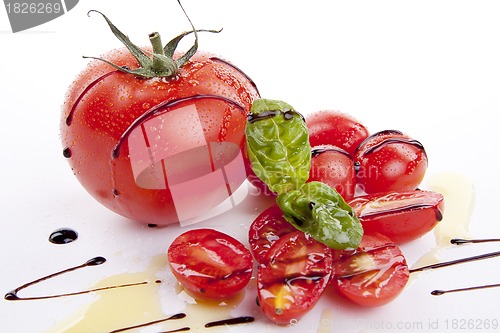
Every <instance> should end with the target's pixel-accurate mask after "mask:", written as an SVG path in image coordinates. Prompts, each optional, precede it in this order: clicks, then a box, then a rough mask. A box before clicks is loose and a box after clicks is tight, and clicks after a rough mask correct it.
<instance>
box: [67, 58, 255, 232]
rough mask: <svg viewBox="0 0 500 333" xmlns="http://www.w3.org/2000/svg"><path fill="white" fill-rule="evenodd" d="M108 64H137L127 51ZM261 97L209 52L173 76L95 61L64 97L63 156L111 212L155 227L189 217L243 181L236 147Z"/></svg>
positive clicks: (187, 64) (241, 159)
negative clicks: (140, 74) (143, 74)
mask: <svg viewBox="0 0 500 333" xmlns="http://www.w3.org/2000/svg"><path fill="white" fill-rule="evenodd" d="M104 58H105V59H107V60H108V61H110V62H112V63H115V64H117V65H119V66H128V67H130V68H136V67H137V62H136V60H135V59H134V58H133V57H132V56H131V55H130V54H129V53H128V52H127V51H125V50H115V51H112V52H110V53H108V54H106V55H105V56H104ZM257 96H258V91H257V89H256V87H255V85H254V84H253V82H252V81H251V80H249V78H248V77H247V76H246V75H245V74H244V73H242V72H241V71H240V70H238V69H237V68H236V67H234V66H233V65H230V64H229V63H228V62H226V61H224V60H222V59H219V58H217V57H215V56H213V55H211V54H208V53H203V52H197V53H196V54H195V55H194V56H193V57H192V58H191V59H190V60H189V61H188V62H187V63H186V64H185V65H184V66H182V67H181V68H180V69H179V72H178V74H177V76H175V77H174V78H172V79H165V78H151V79H144V78H138V77H136V76H134V75H132V74H127V73H122V72H120V71H118V70H116V69H114V68H113V67H111V66H109V65H108V64H106V63H104V62H102V61H93V62H91V63H90V64H89V65H88V66H87V68H86V69H85V70H84V71H83V72H82V73H81V74H80V75H79V76H78V77H77V78H76V80H75V81H74V83H73V84H72V86H71V87H70V89H69V91H68V93H67V96H66V101H65V103H64V106H63V112H62V121H61V139H62V143H63V146H64V156H65V157H66V158H67V159H68V161H69V164H70V166H71V168H72V170H73V173H74V174H75V176H76V177H77V178H78V180H79V181H80V183H81V184H82V185H83V187H84V188H85V189H86V190H87V191H88V192H89V193H90V194H91V195H92V196H93V197H94V198H95V199H97V200H98V201H99V202H100V203H102V204H103V205H104V206H106V207H107V208H109V209H111V210H113V211H114V212H116V213H118V214H121V215H123V216H125V217H127V218H130V219H132V220H136V221H139V222H142V223H151V224H158V225H166V224H171V223H175V222H178V221H182V220H187V219H189V218H191V217H194V216H196V215H199V214H202V213H203V212H205V211H207V210H209V209H211V208H213V206H214V205H216V204H217V203H220V202H222V201H224V200H225V199H227V197H228V196H229V195H230V194H231V192H232V191H234V190H235V189H237V188H238V186H239V185H240V184H241V183H242V182H243V181H244V180H245V178H246V175H245V174H244V172H240V171H239V170H243V158H242V156H241V151H240V148H241V146H242V145H243V143H244V142H245V141H244V139H245V138H244V128H245V123H246V113H247V112H248V111H249V110H250V106H251V104H252V101H253V100H254V99H255V98H256V97H257ZM228 175H230V176H231V178H228V177H229V176H228ZM194 189H196V190H194Z"/></svg>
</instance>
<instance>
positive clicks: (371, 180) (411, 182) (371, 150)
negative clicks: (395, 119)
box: [354, 130, 427, 194]
mask: <svg viewBox="0 0 500 333" xmlns="http://www.w3.org/2000/svg"><path fill="white" fill-rule="evenodd" d="M354 159H355V164H356V170H357V173H356V178H357V183H358V184H359V186H360V187H361V188H362V189H363V190H364V191H365V192H366V193H369V194H372V193H377V192H389V191H396V192H404V191H412V190H415V189H416V188H417V187H418V186H419V185H420V183H421V182H422V179H423V178H424V175H425V172H426V170H427V154H426V152H425V149H424V146H423V145H422V144H421V143H420V142H419V141H417V140H414V139H412V138H411V137H409V136H408V135H406V134H403V133H401V132H399V131H395V130H386V131H381V132H378V133H375V134H372V135H371V136H370V137H368V138H367V139H366V140H365V141H363V142H362V143H361V144H360V145H359V147H358V149H357V150H356V155H355V158H354Z"/></svg>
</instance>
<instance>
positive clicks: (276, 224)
mask: <svg viewBox="0 0 500 333" xmlns="http://www.w3.org/2000/svg"><path fill="white" fill-rule="evenodd" d="M294 231H297V229H296V228H295V227H294V226H293V225H291V224H290V223H289V222H288V221H287V220H285V218H284V217H283V212H282V211H281V209H280V208H279V206H278V205H277V204H274V205H272V206H271V207H269V208H267V209H266V210H264V211H263V212H262V213H261V214H259V216H257V218H256V219H255V220H254V221H253V222H252V224H251V225H250V228H249V229H248V242H249V243H250V249H251V250H252V254H253V256H254V258H255V260H256V261H257V262H258V263H259V264H262V263H264V262H266V260H267V252H268V251H269V249H270V248H271V246H272V245H273V244H274V242H276V241H277V240H278V239H280V238H281V237H282V236H284V235H286V234H288V233H290V232H294Z"/></svg>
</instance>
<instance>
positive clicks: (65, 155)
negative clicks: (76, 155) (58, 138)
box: [63, 147, 71, 158]
mask: <svg viewBox="0 0 500 333" xmlns="http://www.w3.org/2000/svg"><path fill="white" fill-rule="evenodd" d="M63 156H64V157H66V158H70V157H71V149H69V148H68V147H66V148H64V150H63Z"/></svg>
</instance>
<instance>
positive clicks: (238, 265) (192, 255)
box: [168, 229, 253, 300]
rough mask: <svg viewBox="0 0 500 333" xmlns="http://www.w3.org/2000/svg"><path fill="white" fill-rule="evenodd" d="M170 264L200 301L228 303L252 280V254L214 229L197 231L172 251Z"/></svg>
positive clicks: (182, 238)
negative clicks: (226, 300) (213, 300)
mask: <svg viewBox="0 0 500 333" xmlns="http://www.w3.org/2000/svg"><path fill="white" fill-rule="evenodd" d="M168 263H169V266H170V269H171V270H172V273H173V274H174V276H175V277H176V278H177V280H178V281H179V283H180V284H181V285H182V286H183V287H184V288H185V289H186V290H187V291H188V293H189V294H191V295H192V296H193V297H195V298H198V299H216V300H220V299H228V298H230V297H233V296H234V295H236V294H237V293H238V292H239V291H241V290H242V289H243V288H244V287H245V286H246V285H247V284H248V282H249V281H250V278H251V276H252V268H253V259H252V254H251V253H250V251H249V250H248V249H247V248H246V247H245V246H244V245H243V244H242V243H241V242H239V241H238V240H236V239H234V238H233V237H231V236H229V235H227V234H224V233H222V232H219V231H217V230H213V229H194V230H190V231H187V232H185V233H183V234H181V235H180V236H178V237H177V238H176V239H175V240H174V241H173V242H172V244H171V245H170V247H169V248H168Z"/></svg>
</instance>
